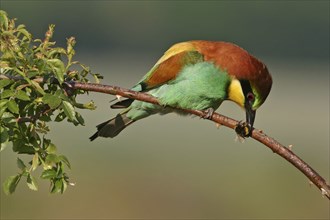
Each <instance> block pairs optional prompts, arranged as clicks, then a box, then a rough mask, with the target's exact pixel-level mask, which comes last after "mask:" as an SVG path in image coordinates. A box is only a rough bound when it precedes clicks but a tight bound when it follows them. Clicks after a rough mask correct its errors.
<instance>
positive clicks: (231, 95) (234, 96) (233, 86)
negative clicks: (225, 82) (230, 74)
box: [228, 79, 245, 108]
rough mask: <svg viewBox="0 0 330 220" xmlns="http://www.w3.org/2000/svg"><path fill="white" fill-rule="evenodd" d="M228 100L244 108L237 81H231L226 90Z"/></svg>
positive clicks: (242, 94) (239, 84)
mask: <svg viewBox="0 0 330 220" xmlns="http://www.w3.org/2000/svg"><path fill="white" fill-rule="evenodd" d="M228 99H229V100H231V101H233V102H236V103H237V104H238V105H239V106H241V107H242V108H244V102H245V98H244V93H243V90H242V86H241V83H240V82H239V80H237V79H232V81H231V83H230V85H229V88H228Z"/></svg>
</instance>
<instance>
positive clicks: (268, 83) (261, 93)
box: [228, 56, 272, 128]
mask: <svg viewBox="0 0 330 220" xmlns="http://www.w3.org/2000/svg"><path fill="white" fill-rule="evenodd" d="M250 64H251V67H252V68H249V70H250V71H249V72H247V73H246V74H242V73H240V74H237V75H232V80H231V82H230V84H229V87H228V99H229V100H231V101H234V102H235V103H237V104H238V105H239V106H241V107H242V108H244V109H245V111H246V122H247V123H248V124H249V125H250V126H251V128H252V127H253V123H254V119H255V115H256V110H257V109H258V108H259V107H260V106H261V105H262V104H263V103H264V101H265V100H266V98H267V96H268V94H269V92H270V89H271V87H272V77H271V75H270V74H269V72H268V69H267V67H266V65H264V64H263V63H262V62H260V61H259V60H257V59H255V58H254V57H252V56H251V63H250Z"/></svg>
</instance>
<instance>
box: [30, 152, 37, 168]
mask: <svg viewBox="0 0 330 220" xmlns="http://www.w3.org/2000/svg"><path fill="white" fill-rule="evenodd" d="M38 165H39V154H38V153H35V154H34V156H33V158H32V165H31V169H32V171H34V170H35V169H37V167H38Z"/></svg>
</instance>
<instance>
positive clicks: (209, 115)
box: [201, 108, 214, 119]
mask: <svg viewBox="0 0 330 220" xmlns="http://www.w3.org/2000/svg"><path fill="white" fill-rule="evenodd" d="M213 114H214V109H213V108H208V109H206V110H205V111H204V115H203V116H202V117H201V118H204V119H212V116H213Z"/></svg>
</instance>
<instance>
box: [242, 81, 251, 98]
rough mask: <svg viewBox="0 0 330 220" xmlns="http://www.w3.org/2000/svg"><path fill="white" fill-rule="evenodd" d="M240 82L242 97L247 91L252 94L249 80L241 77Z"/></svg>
mask: <svg viewBox="0 0 330 220" xmlns="http://www.w3.org/2000/svg"><path fill="white" fill-rule="evenodd" d="M240 83H241V86H242V90H243V94H244V97H246V96H247V94H249V93H252V94H253V92H252V88H251V84H250V82H249V80H245V79H242V80H240Z"/></svg>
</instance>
